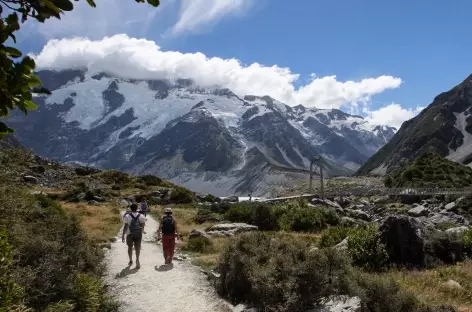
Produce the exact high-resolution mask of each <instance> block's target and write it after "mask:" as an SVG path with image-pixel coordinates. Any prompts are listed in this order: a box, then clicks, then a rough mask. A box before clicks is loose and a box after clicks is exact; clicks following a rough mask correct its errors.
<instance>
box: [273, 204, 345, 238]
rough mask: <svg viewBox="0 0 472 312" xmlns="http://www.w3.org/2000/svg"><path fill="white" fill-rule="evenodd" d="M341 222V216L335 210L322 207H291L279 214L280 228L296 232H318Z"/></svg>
mask: <svg viewBox="0 0 472 312" xmlns="http://www.w3.org/2000/svg"><path fill="white" fill-rule="evenodd" d="M279 213H280V212H279ZM339 222H340V219H339V216H338V215H337V214H336V213H335V212H333V211H332V210H331V209H327V208H322V207H303V206H298V207H291V208H289V209H286V210H285V211H284V212H283V214H282V215H280V216H279V226H280V228H281V229H283V230H285V231H294V232H307V233H316V232H320V231H321V230H323V229H325V228H327V227H328V226H330V225H332V226H335V225H338V224H339Z"/></svg>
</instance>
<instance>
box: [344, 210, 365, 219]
mask: <svg viewBox="0 0 472 312" xmlns="http://www.w3.org/2000/svg"><path fill="white" fill-rule="evenodd" d="M345 211H346V212H347V214H348V215H349V216H351V217H352V218H356V219H361V220H364V221H371V220H372V218H371V217H370V216H369V214H367V212H365V211H362V210H359V209H345Z"/></svg>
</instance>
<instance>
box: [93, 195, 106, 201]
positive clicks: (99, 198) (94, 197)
mask: <svg viewBox="0 0 472 312" xmlns="http://www.w3.org/2000/svg"><path fill="white" fill-rule="evenodd" d="M92 199H93V200H95V201H98V202H103V201H104V199H103V197H100V196H93V197H92Z"/></svg>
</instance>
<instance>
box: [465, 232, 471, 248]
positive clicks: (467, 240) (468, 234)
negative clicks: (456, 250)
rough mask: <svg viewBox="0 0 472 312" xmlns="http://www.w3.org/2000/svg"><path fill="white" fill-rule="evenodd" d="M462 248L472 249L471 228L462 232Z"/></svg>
mask: <svg viewBox="0 0 472 312" xmlns="http://www.w3.org/2000/svg"><path fill="white" fill-rule="evenodd" d="M464 246H465V248H472V227H469V229H468V230H467V231H465V232H464Z"/></svg>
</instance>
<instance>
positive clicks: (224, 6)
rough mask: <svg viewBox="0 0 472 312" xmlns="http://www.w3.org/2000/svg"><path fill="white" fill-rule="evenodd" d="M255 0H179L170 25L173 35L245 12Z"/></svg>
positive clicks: (194, 29)
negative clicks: (173, 19) (174, 16)
mask: <svg viewBox="0 0 472 312" xmlns="http://www.w3.org/2000/svg"><path fill="white" fill-rule="evenodd" d="M254 1H255V0H181V4H180V13H179V19H178V21H177V23H175V25H174V26H173V27H172V29H171V33H172V34H174V35H177V34H181V33H183V32H194V31H198V30H200V29H201V28H202V27H205V26H211V25H214V24H215V23H216V22H218V21H220V20H221V19H222V18H223V17H226V16H231V15H235V14H241V13H243V12H245V11H246V10H247V9H248V8H250V7H251V6H252V5H253V4H254Z"/></svg>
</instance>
